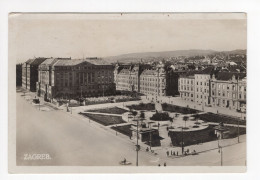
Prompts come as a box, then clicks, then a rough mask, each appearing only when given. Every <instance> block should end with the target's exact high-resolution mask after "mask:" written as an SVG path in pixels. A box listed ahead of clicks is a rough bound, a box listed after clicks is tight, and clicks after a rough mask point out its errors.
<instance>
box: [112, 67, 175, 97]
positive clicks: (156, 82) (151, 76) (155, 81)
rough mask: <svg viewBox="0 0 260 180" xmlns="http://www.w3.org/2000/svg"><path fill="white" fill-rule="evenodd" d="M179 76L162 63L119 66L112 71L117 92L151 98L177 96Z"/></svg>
mask: <svg viewBox="0 0 260 180" xmlns="http://www.w3.org/2000/svg"><path fill="white" fill-rule="evenodd" d="M178 77H179V74H177V73H175V74H174V72H173V71H172V70H169V69H168V68H167V67H166V66H165V65H164V64H163V63H159V64H158V65H156V66H151V65H146V64H135V65H119V64H117V65H116V67H115V71H114V79H115V83H116V90H117V91H130V92H138V93H141V94H144V95H151V96H167V95H175V94H178Z"/></svg>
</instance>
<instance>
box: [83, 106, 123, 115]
mask: <svg viewBox="0 0 260 180" xmlns="http://www.w3.org/2000/svg"><path fill="white" fill-rule="evenodd" d="M86 112H99V113H108V114H124V113H125V112H128V111H127V110H125V109H122V108H119V107H112V108H104V109H93V110H87V111H86Z"/></svg>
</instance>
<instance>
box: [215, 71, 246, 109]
mask: <svg viewBox="0 0 260 180" xmlns="http://www.w3.org/2000/svg"><path fill="white" fill-rule="evenodd" d="M211 101H212V103H211V104H212V106H218V107H225V108H229V109H233V110H241V107H243V108H245V104H246V73H234V72H219V73H218V74H217V75H216V76H213V77H212V80H211ZM243 108H242V109H243Z"/></svg>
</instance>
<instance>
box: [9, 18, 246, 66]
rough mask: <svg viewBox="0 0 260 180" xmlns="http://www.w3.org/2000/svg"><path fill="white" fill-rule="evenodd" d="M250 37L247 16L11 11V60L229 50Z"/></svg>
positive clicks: (242, 45)
mask: <svg viewBox="0 0 260 180" xmlns="http://www.w3.org/2000/svg"><path fill="white" fill-rule="evenodd" d="M240 15H241V14H240ZM158 17H159V18H158ZM194 17H195V18H194ZM246 36H247V34H246V16H245V15H242V16H239V17H236V16H235V18H234V17H233V16H232V17H231V16H227V15H226V16H225V18H223V17H219V16H214V17H213V18H212V17H208V16H205V15H204V16H199V17H196V16H192V14H188V16H185V18H183V17H182V18H180V17H179V16H176V15H170V16H167V15H160V14H159V15H158V14H157V15H153V16H151V15H150V16H149V15H141V14H139V15H137V16H136V15H135V16H134V15H123V16H120V15H116V16H111V15H99V16H98V15H86V14H77V15H68V14H65V15H60V14H59V15H58V14H56V15H55V14H52V15H47V14H45V15H44V14H43V15H42V14H38V15H29V14H27V15H11V16H10V18H9V60H14V61H17V62H24V61H25V60H27V59H29V58H33V57H34V56H35V57H39V56H40V57H72V58H82V57H83V56H84V57H96V56H98V57H105V56H115V55H120V54H126V53H135V52H154V51H173V50H185V49H212V50H221V51H222V50H223V51H227V50H235V49H246Z"/></svg>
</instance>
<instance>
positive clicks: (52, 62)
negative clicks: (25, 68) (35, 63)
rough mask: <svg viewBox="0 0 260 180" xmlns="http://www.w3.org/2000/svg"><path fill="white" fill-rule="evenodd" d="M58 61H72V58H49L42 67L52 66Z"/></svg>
mask: <svg viewBox="0 0 260 180" xmlns="http://www.w3.org/2000/svg"><path fill="white" fill-rule="evenodd" d="M58 60H71V58H48V59H46V60H45V61H44V62H43V63H41V65H47V66H52V65H53V64H54V63H56V62H57V61H58Z"/></svg>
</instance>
